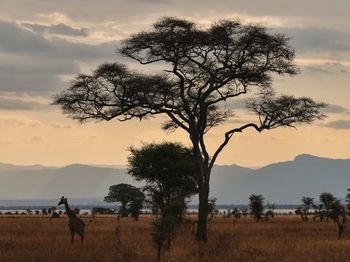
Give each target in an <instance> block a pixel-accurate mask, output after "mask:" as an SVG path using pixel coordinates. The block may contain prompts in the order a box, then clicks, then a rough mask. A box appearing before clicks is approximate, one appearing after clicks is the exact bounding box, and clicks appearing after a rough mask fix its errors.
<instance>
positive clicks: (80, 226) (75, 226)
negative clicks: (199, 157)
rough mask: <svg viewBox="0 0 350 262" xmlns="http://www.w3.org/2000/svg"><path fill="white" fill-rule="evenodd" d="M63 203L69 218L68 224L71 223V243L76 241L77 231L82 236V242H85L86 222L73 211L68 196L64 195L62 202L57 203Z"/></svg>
mask: <svg viewBox="0 0 350 262" xmlns="http://www.w3.org/2000/svg"><path fill="white" fill-rule="evenodd" d="M62 204H64V207H65V208H66V213H67V216H68V219H69V223H68V225H69V231H70V235H71V243H73V242H74V234H75V233H77V234H78V235H79V236H80V238H81V243H83V241H84V228H85V223H84V222H83V220H81V219H80V218H79V217H77V215H76V214H75V213H74V212H73V210H71V209H70V207H69V205H68V201H67V198H64V196H62V198H61V200H60V202H59V203H58V204H57V205H58V206H59V205H62Z"/></svg>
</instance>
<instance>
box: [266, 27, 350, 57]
mask: <svg viewBox="0 0 350 262" xmlns="http://www.w3.org/2000/svg"><path fill="white" fill-rule="evenodd" d="M272 31H274V32H279V33H283V34H285V35H287V36H288V37H290V38H291V45H292V46H293V47H295V48H296V49H298V50H300V51H309V50H330V51H350V35H349V33H347V32H342V31H337V30H335V29H328V28H320V27H314V26H305V27H277V28H273V29H272Z"/></svg>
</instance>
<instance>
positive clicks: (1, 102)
mask: <svg viewBox="0 0 350 262" xmlns="http://www.w3.org/2000/svg"><path fill="white" fill-rule="evenodd" d="M35 109H39V110H44V109H47V105H45V104H41V103H37V102H31V101H22V100H20V99H10V98H1V97H0V110H8V111H16V110H35Z"/></svg>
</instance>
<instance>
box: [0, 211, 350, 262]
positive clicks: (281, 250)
mask: <svg viewBox="0 0 350 262" xmlns="http://www.w3.org/2000/svg"><path fill="white" fill-rule="evenodd" d="M83 219H84V220H85V221H89V220H90V217H87V216H86V217H83ZM189 219H193V218H189ZM151 221H152V217H151V216H149V215H148V216H146V215H144V216H141V217H140V220H139V221H134V220H132V219H129V218H127V219H121V221H120V239H119V240H117V239H116V236H115V227H116V224H117V219H116V217H115V216H97V219H96V222H95V223H93V222H92V223H90V224H89V225H88V226H87V227H86V239H85V242H84V244H83V245H81V243H80V241H79V239H78V238H77V236H76V242H75V243H74V244H73V245H72V244H71V243H70V237H69V232H68V225H67V218H66V217H65V216H63V217H61V218H59V219H50V218H49V217H45V216H20V215H19V216H4V215H2V216H0V261H35V262H37V261H66V262H68V261H143V262H145V261H156V254H157V253H156V248H155V245H154V243H153V242H152V240H151V231H152V226H151ZM191 227H192V225H191V223H190V222H188V223H187V224H185V225H183V226H182V227H181V228H179V230H178V232H177V235H176V236H175V239H174V241H173V245H172V248H171V249H170V251H167V250H165V251H164V253H163V257H162V261H327V262H328V261H350V229H349V228H348V229H347V230H346V232H345V237H344V239H342V240H338V239H337V228H336V225H335V224H334V223H333V222H331V221H329V222H311V221H309V222H307V223H305V222H301V221H300V218H299V217H296V216H277V217H276V218H275V219H274V220H273V221H270V222H261V223H255V222H254V221H253V220H252V219H250V218H247V219H244V218H243V219H242V220H241V221H239V222H238V223H233V222H232V220H231V219H224V218H222V217H216V218H214V219H213V221H211V222H210V223H209V242H208V243H207V244H205V245H203V244H202V245H199V244H198V243H197V242H196V241H194V240H193V235H192V232H191Z"/></svg>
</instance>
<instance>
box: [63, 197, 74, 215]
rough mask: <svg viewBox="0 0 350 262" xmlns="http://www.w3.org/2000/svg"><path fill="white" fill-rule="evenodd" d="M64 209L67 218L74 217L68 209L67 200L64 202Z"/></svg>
mask: <svg viewBox="0 0 350 262" xmlns="http://www.w3.org/2000/svg"><path fill="white" fill-rule="evenodd" d="M64 207H65V208H66V213H67V216H68V217H69V218H71V217H75V214H74V212H73V211H72V210H71V209H70V207H69V205H68V201H67V200H66V201H64Z"/></svg>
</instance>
